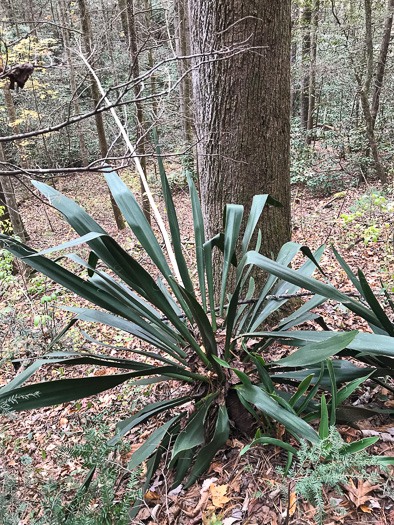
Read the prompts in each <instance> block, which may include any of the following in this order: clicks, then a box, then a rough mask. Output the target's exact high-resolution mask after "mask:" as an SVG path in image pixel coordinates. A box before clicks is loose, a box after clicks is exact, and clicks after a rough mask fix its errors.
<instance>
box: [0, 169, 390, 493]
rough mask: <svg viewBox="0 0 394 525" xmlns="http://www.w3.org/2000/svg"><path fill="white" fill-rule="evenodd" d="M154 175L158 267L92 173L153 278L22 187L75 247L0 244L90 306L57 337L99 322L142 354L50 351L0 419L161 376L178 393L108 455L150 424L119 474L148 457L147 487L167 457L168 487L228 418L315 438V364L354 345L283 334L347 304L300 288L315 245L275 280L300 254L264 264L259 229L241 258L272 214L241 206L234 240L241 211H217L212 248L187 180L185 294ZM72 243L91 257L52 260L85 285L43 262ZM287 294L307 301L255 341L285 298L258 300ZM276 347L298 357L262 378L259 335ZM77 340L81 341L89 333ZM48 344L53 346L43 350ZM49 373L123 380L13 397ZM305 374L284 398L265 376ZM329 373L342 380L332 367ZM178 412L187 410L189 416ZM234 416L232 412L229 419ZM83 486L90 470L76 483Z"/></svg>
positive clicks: (310, 284) (133, 210)
mask: <svg viewBox="0 0 394 525" xmlns="http://www.w3.org/2000/svg"><path fill="white" fill-rule="evenodd" d="M159 165H160V175H161V181H162V187H163V195H164V201H165V206H166V211H167V216H168V224H169V229H170V233H171V238H172V247H169V253H168V254H167V255H169V259H170V264H169V263H168V261H167V257H166V255H165V253H164V252H163V250H162V248H161V246H160V243H159V241H158V240H157V238H156V237H155V235H154V233H153V231H152V229H151V227H150V225H149V224H148V222H147V220H146V218H145V216H144V214H143V212H142V210H141V209H140V207H139V205H138V203H137V201H136V199H135V197H134V196H133V195H132V193H131V192H130V191H129V189H128V188H127V186H126V185H125V184H124V183H123V182H122V180H121V179H120V178H119V177H118V175H117V174H116V173H115V172H110V171H107V173H106V175H105V176H106V180H107V183H108V185H109V188H110V190H111V192H112V195H113V197H114V199H115V200H116V202H117V204H118V205H119V207H120V209H121V211H122V213H123V215H124V217H125V219H126V221H127V222H128V224H129V226H130V228H131V229H132V231H133V232H134V234H135V236H136V237H137V239H138V240H139V242H140V243H141V245H142V247H143V249H144V250H145V251H146V253H147V254H148V255H149V257H150V259H151V261H152V264H154V265H155V267H156V270H157V275H158V276H157V278H156V279H154V277H152V275H151V273H150V272H148V271H147V270H145V269H144V268H143V267H142V266H141V265H140V264H139V263H138V262H137V261H136V260H135V259H134V258H133V256H132V255H131V254H130V253H128V252H126V251H125V250H124V249H123V248H122V247H121V246H119V244H118V243H116V242H115V240H114V239H113V238H111V237H110V236H109V235H108V234H107V233H106V232H105V231H104V230H103V229H102V228H101V227H100V226H99V225H98V224H97V223H96V222H95V221H94V220H93V218H91V217H90V216H89V215H88V214H87V213H86V212H85V211H84V210H83V209H82V208H81V207H79V206H78V205H77V204H76V203H75V202H73V201H72V200H70V199H68V198H66V197H65V196H64V195H62V194H60V193H59V192H57V191H56V190H55V189H53V188H51V187H49V186H47V185H45V184H43V183H40V182H34V183H33V184H34V185H35V187H36V188H37V189H39V190H40V191H41V192H42V193H43V194H44V195H45V196H46V197H47V198H48V199H49V200H50V202H51V204H52V205H53V206H54V207H56V208H57V209H58V210H59V212H60V213H61V214H62V215H63V216H64V218H65V219H66V220H67V222H68V223H69V224H70V225H71V226H72V228H73V229H74V230H75V231H76V232H77V233H78V235H79V236H80V237H79V238H78V239H76V240H73V241H70V242H67V243H65V244H62V245H60V246H58V247H56V248H53V249H48V250H44V251H43V252H40V253H38V252H36V251H35V250H33V249H31V248H29V247H28V246H26V245H24V244H22V243H20V242H18V241H17V240H15V239H13V238H11V237H8V236H6V235H0V245H1V246H3V247H4V248H6V249H7V250H9V251H10V252H11V253H12V254H13V255H15V256H16V257H19V258H21V259H23V261H24V262H25V263H26V264H28V265H30V266H31V267H33V268H34V269H36V270H37V271H40V272H42V273H43V274H45V275H47V276H48V277H49V278H50V279H52V280H54V281H55V282H57V283H59V284H61V285H62V286H64V287H65V288H67V289H68V290H70V291H71V292H73V293H75V294H77V295H78V296H80V297H81V298H83V299H85V300H86V301H88V302H90V303H91V304H92V305H94V306H96V307H98V308H99V309H95V308H76V307H69V308H67V310H69V311H70V312H72V313H73V314H74V317H73V319H72V320H71V321H70V322H69V324H68V325H67V326H66V327H65V328H64V330H63V331H62V332H61V333H60V334H59V337H61V336H62V335H64V333H65V332H66V331H67V330H68V329H69V328H70V327H71V326H72V325H73V324H74V323H75V322H77V321H78V320H83V321H88V322H91V323H92V324H94V323H102V324H105V325H107V326H111V327H113V328H114V329H118V330H121V331H123V332H124V333H126V334H131V335H132V336H134V337H136V338H139V339H141V340H143V341H145V342H146V343H147V344H148V345H149V349H146V350H144V349H142V350H132V351H130V352H131V353H133V354H135V355H134V356H131V357H134V359H133V358H130V359H123V358H118V357H116V356H115V357H114V356H113V355H111V356H109V355H103V354H93V353H87V352H79V351H75V352H59V351H58V352H52V353H50V354H48V355H46V356H45V357H44V358H42V359H39V360H37V361H36V362H34V363H33V364H32V365H31V366H29V367H28V368H27V369H26V370H24V371H23V372H22V373H21V374H19V375H18V376H17V377H16V378H15V379H14V380H13V381H11V382H10V383H9V384H8V385H6V386H5V387H3V388H2V389H1V390H0V409H2V410H3V411H10V410H15V411H20V410H27V409H31V408H38V407H43V406H48V405H53V404H58V403H63V402H67V401H71V400H75V399H79V398H82V397H87V396H91V395H94V394H97V393H99V392H102V391H104V390H107V389H109V388H112V387H115V386H117V385H120V384H122V383H124V382H126V381H133V382H134V384H139V385H141V384H145V385H147V384H153V383H160V382H163V381H168V380H169V379H174V380H177V381H183V382H184V384H185V386H186V387H187V389H185V393H184V395H182V396H180V397H176V396H171V398H170V399H166V400H164V401H160V402H157V403H152V404H149V405H147V406H145V407H144V408H143V409H141V410H140V411H138V412H137V413H136V414H134V415H132V416H131V417H129V418H127V419H125V420H123V421H121V422H119V423H118V425H117V433H116V435H115V436H114V437H113V439H112V440H111V441H110V444H116V443H117V442H118V441H119V440H120V439H121V438H122V437H123V436H125V435H126V434H127V433H128V432H129V431H130V430H131V429H133V428H135V427H136V426H137V425H140V424H144V423H146V422H147V421H149V420H150V419H153V418H154V419H155V420H156V422H159V421H160V423H158V427H157V429H156V430H155V431H154V432H153V433H152V434H151V435H150V436H149V438H148V439H147V440H146V442H145V443H144V444H143V445H142V446H141V447H140V448H139V449H138V450H137V451H136V452H135V453H134V454H133V456H132V457H131V459H130V463H129V468H130V469H132V468H135V467H137V466H138V465H140V464H141V463H142V462H143V461H145V460H148V462H147V465H148V472H147V481H146V486H148V484H149V480H150V479H151V476H152V474H153V473H154V472H155V470H156V468H157V467H158V465H159V463H160V461H161V458H162V456H163V453H164V452H165V451H167V450H168V449H169V448H171V458H170V461H169V467H170V468H173V469H174V472H175V474H174V486H176V485H178V484H180V483H181V482H183V480H184V479H185V478H186V484H185V486H186V487H187V486H190V485H191V484H192V483H193V482H194V481H195V480H196V479H197V478H198V477H199V476H200V475H201V474H202V473H203V472H204V471H205V470H206V469H207V468H208V466H209V464H210V462H211V461H212V458H213V457H214V456H215V454H216V452H217V451H218V450H219V449H220V448H221V447H222V446H223V445H224V444H225V442H226V440H227V439H228V436H229V434H230V432H231V429H232V428H233V426H234V425H235V426H237V424H238V423H239V421H237V419H238V420H242V419H243V418H244V416H245V414H250V416H251V417H252V418H253V420H254V421H255V424H256V425H257V426H259V427H261V428H262V429H263V432H264V433H265V434H266V435H268V434H269V432H270V430H272V429H273V428H274V426H273V422H279V423H280V424H282V425H284V426H285V428H286V430H287V432H288V433H289V434H290V435H292V436H293V437H294V439H296V440H300V439H304V440H306V441H308V442H310V443H317V442H319V440H320V437H319V435H318V433H317V432H316V431H315V430H314V429H313V428H312V427H311V426H310V425H309V423H308V422H307V421H306V419H312V418H313V417H319V415H320V404H319V403H318V402H316V400H314V399H313V398H314V397H315V395H316V393H317V390H318V388H319V385H320V384H321V382H322V380H323V379H324V377H325V374H327V373H328V374H331V378H332V377H333V376H332V375H333V374H335V373H337V372H333V370H334V368H335V367H334V366H330V364H329V363H331V361H329V360H328V361H327V359H329V358H330V357H331V356H333V355H335V354H338V353H340V352H344V351H345V350H346V349H347V348H353V347H352V344H353V345H354V341H355V340H358V339H357V338H358V337H359V336H358V335H357V333H356V332H350V333H342V334H336V335H334V336H330V334H329V336H328V337H327V338H324V340H323V338H322V340H320V339H319V341H318V344H316V343H315V342H314V340H313V339H312V343H309V339H308V338H309V337H310V334H309V332H305V336H304V337H302V335H301V334H300V333H299V332H291V333H289V332H286V330H288V329H289V328H291V327H293V326H296V325H297V324H299V323H301V322H304V321H305V320H306V319H310V318H312V319H313V318H314V317H316V316H315V315H314V314H311V313H310V310H311V309H312V308H313V307H314V306H316V305H318V304H320V303H321V302H323V301H324V300H325V298H326V297H331V298H335V299H337V300H339V301H340V302H343V303H344V304H346V305H348V303H349V301H348V298H347V297H346V296H344V295H343V294H340V292H337V291H336V290H335V289H334V288H332V287H331V286H330V285H327V284H324V283H321V282H319V281H315V280H313V279H311V278H310V276H311V275H312V273H313V271H314V270H315V268H316V265H318V261H319V259H320V257H321V255H322V252H323V248H320V249H319V250H317V252H316V253H315V254H314V255H312V254H311V253H310V252H309V251H308V250H307V249H303V251H304V253H305V254H306V255H308V256H309V258H308V259H307V261H306V262H305V263H304V264H303V265H302V266H301V267H300V269H299V270H297V271H294V270H291V269H289V268H288V265H289V264H290V263H291V261H292V260H293V258H294V257H295V255H296V254H297V253H298V251H299V250H300V249H301V248H302V247H301V246H300V245H298V244H295V243H292V242H289V243H287V244H285V245H284V246H283V247H282V249H281V251H280V253H279V255H278V258H277V261H271V260H270V259H268V258H266V257H264V256H262V255H260V254H259V253H258V250H259V247H260V243H261V234H260V232H259V233H258V235H257V241H256V246H255V250H253V251H249V245H250V243H251V241H252V238H254V237H253V235H254V233H255V229H256V226H257V224H258V221H259V219H260V216H261V212H262V210H263V208H264V206H265V205H273V206H279V205H280V204H279V203H278V202H276V201H275V200H274V199H272V198H271V197H270V196H268V195H257V196H255V197H254V199H253V203H252V207H251V211H250V214H249V217H248V218H247V221H246V228H245V231H244V234H243V235H242V237H241V238H240V232H241V223H242V220H243V207H242V206H239V205H234V204H231V205H227V206H226V210H225V221H224V231H223V232H220V233H218V235H216V236H215V237H214V238H213V239H209V240H206V239H205V238H204V225H203V221H202V213H201V208H200V203H199V199H198V195H197V191H196V189H195V186H194V184H193V182H192V180H189V187H190V194H191V202H192V209H193V219H194V229H195V245H196V267H197V273H198V283H199V285H198V286H197V287H196V288H197V289H196V288H195V286H194V284H193V282H192V279H191V277H190V273H189V269H188V266H187V264H186V261H185V258H184V254H183V250H182V244H181V236H180V230H179V225H178V220H177V216H176V213H175V207H174V203H173V200H172V197H171V192H170V189H169V186H168V182H167V179H166V176H165V173H164V168H163V165H162V163H161V161H160V159H159ZM81 243H86V244H88V245H89V247H90V249H91V252H90V255H89V258H88V261H85V260H82V259H81V258H80V257H79V256H77V255H75V254H68V255H67V256H65V257H66V258H68V259H71V260H73V261H74V262H76V263H78V264H79V265H80V266H81V267H83V268H85V269H87V273H88V277H87V278H86V279H83V278H81V277H79V276H78V275H76V274H74V273H72V272H71V271H70V270H68V269H67V268H65V267H63V266H62V265H61V264H60V261H61V260H62V259H63V257H60V259H56V260H51V259H49V258H47V257H45V255H47V254H49V253H55V252H58V251H60V250H64V249H66V248H71V247H73V246H76V245H78V244H81ZM237 245H240V246H241V254H240V257H239V258H238V260H237V259H236V255H235V252H236V246H237ZM215 248H216V249H220V250H221V251H222V252H223V269H222V286H221V293H220V302H219V305H218V306H216V304H215V302H214V290H213V277H212V275H213V268H212V251H213V249H215ZM170 265H171V266H170ZM231 266H234V267H235V269H236V270H235V271H236V280H235V285H234V288H233V289H228V281H229V279H228V277H229V273H230V267H231ZM253 266H255V267H257V268H261V269H262V270H264V271H265V272H269V273H270V275H269V276H268V278H267V280H266V282H265V284H264V286H263V287H262V288H261V289H260V290H255V281H254V278H253V277H252V274H251V271H252V268H253ZM103 267H105V269H103ZM280 279H281V280H280ZM300 287H304V288H307V289H310V290H312V291H313V292H315V293H316V294H318V295H317V296H316V297H314V298H312V299H311V300H310V301H308V303H306V304H305V305H303V306H302V307H301V308H299V309H298V310H297V311H296V312H295V313H294V314H292V315H291V316H289V317H288V318H287V319H285V320H283V321H282V322H281V324H280V327H279V328H281V327H282V328H283V330H279V331H276V332H256V330H258V329H259V327H260V326H261V324H262V323H263V322H264V321H265V320H266V319H267V317H269V316H270V315H271V314H272V313H273V312H275V311H276V310H277V309H278V308H280V306H282V305H283V303H284V302H285V301H286V299H282V300H279V301H277V300H273V299H271V300H268V299H267V297H268V294H270V293H272V294H274V295H275V296H280V295H282V294H284V293H287V294H290V295H291V294H294V293H296V292H297V291H298V290H299V288H300ZM328 292H330V293H328ZM241 297H242V298H243V299H242V300H241V299H240V298H241ZM353 303H354V304H353ZM350 304H351V306H352V307H353V310H354V311H356V312H357V313H360V312H361V313H362V314H363V315H364V316H366V315H367V313H368V316H369V318H370V320H371V321H373V322H374V324H375V325H376V326H379V321H378V319H377V318H376V316H375V314H374V313H369V311H368V309H367V308H365V307H364V306H362V305H361V304H360V303H358V302H357V301H353V300H351V303H350ZM349 308H350V306H349ZM217 312H218V313H217ZM303 333H304V332H303ZM319 333H320V332H319ZM293 334H294V336H293ZM356 335H357V337H356ZM289 336H290V337H292V339H291V341H292V344H295V345H298V346H301V348H300V350H298V351H297V352H295V354H293V355H291V356H289V357H287V358H286V359H287V361H286V359H283V360H281V361H279V362H278V363H275V365H276V367H273V365H272V363H271V364H267V363H266V361H265V360H264V359H263V357H262V351H263V349H264V348H265V347H266V346H267V345H268V344H269V342H270V341H272V340H273V338H282V339H283V338H287V337H289ZM86 337H88V338H90V339H92V338H91V336H89V335H87V336H86ZM382 337H383V336H382ZM256 338H258V339H259V340H261V344H260V345H259V344H256V343H255V341H254V343H253V344H254V348H253V349H249V346H250V345H249V344H248V343H249V342H251V340H256ZM57 340H58V338H57V339H56V340H55V341H54V342H53V344H54V343H55V342H56V341H57ZM288 343H289V342H288V341H287V344H288ZM305 345H306V346H305ZM259 346H260V348H259ZM111 348H113V347H111ZM241 352H242V353H243V362H242V360H241V357H240V356H241ZM393 353H394V352H393ZM136 356H138V357H139V359H136ZM54 363H61V364H62V366H76V365H82V364H90V365H97V366H102V367H110V368H118V369H120V370H124V372H122V373H117V374H114V375H102V376H97V377H88V378H86V377H85V378H79V379H64V380H60V381H48V382H42V383H37V384H31V385H29V386H23V384H24V383H25V382H26V381H27V380H28V379H29V378H30V377H31V376H32V375H33V374H34V372H35V371H37V369H38V368H39V367H40V366H42V365H44V364H54ZM335 363H336V361H335ZM310 365H313V366H318V367H319V370H318V372H317V373H312V371H310V372H308V373H307V374H306V376H305V374H304V377H303V378H301V380H300V382H299V384H296V385H295V388H294V389H293V393H292V394H289V393H288V392H281V391H280V390H278V389H277V388H275V385H274V381H273V378H272V377H271V376H272V374H273V373H275V372H277V371H278V370H277V369H278V366H280V367H281V368H282V367H287V366H291V367H292V368H295V369H297V367H302V368H305V367H308V366H310ZM327 371H328V372H327ZM339 372H342V371H341V370H340V369H339ZM366 374H368V375H369V370H365V369H364V370H363V372H362V374H361V376H362V378H365V376H366ZM348 375H349V374H348ZM348 375H346V374H345V375H342V376H340V374H337V376H338V377H337V382H340V381H349V378H348ZM350 375H351V374H350ZM339 376H340V377H339ZM274 377H275V382H279V381H285V382H290V383H292V384H295V383H294V380H293V378H292V377H289V378H287V377H285V376H283V375H282V377H280V376H279V375H275V376H274ZM351 378H352V379H355V378H354V377H351ZM356 379H357V380H355V381H353V382H352V383H351V385H350V386H349V387H347V389H346V391H344V392H342V394H341V395H340V396H336V397H335V395H334V393H333V396H332V400H331V403H330V404H329V407H330V410H331V411H332V413H335V411H336V410H337V407H338V405H339V402H340V401H343V400H344V399H345V398H346V397H347V395H349V394H350V393H351V392H352V391H353V390H354V389H355V388H356V387H357V386H358V385H359V384H360V382H361V380H362V379H360V373H358V375H357V376H356ZM334 384H336V383H335V382H334ZM191 403H192V404H193V405H194V406H193V408H192V409H190V404H191ZM234 405H235V406H236V410H233V408H234ZM305 418H306V419H305ZM91 478H92V474H91V473H90V474H89V476H88V478H87V483H88V482H89V480H91Z"/></svg>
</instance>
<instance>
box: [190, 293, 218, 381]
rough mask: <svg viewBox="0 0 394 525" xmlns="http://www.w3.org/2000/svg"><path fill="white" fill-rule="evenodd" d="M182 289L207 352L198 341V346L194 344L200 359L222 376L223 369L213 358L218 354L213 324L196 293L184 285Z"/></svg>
mask: <svg viewBox="0 0 394 525" xmlns="http://www.w3.org/2000/svg"><path fill="white" fill-rule="evenodd" d="M180 290H181V293H182V295H183V297H184V299H185V301H186V302H187V304H188V306H189V308H190V310H191V312H192V314H193V318H194V321H195V322H196V324H197V326H198V329H199V331H200V335H201V339H202V341H203V345H204V347H205V352H206V354H204V352H203V351H202V350H201V348H200V347H199V346H198V344H197V343H196V346H194V347H193V348H194V350H195V351H196V353H197V354H198V356H199V357H200V359H201V360H202V361H203V363H205V364H206V365H209V364H211V365H212V366H213V367H214V368H215V370H216V371H217V373H218V374H219V376H220V375H221V369H220V367H218V366H217V363H216V361H215V360H214V359H213V358H212V356H216V355H217V344H216V338H215V334H214V332H213V330H212V326H211V323H210V322H209V319H208V317H207V314H206V313H205V312H204V310H203V308H202V307H201V306H200V304H199V303H198V301H197V299H196V298H195V297H194V295H192V294H190V293H189V292H188V291H187V290H185V289H184V288H182V287H180Z"/></svg>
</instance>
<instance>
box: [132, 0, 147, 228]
mask: <svg viewBox="0 0 394 525" xmlns="http://www.w3.org/2000/svg"><path fill="white" fill-rule="evenodd" d="M126 2H127V20H128V27H129V47H130V59H131V75H132V78H133V79H136V78H138V77H139V75H140V66H139V56H138V54H139V53H138V42H137V32H136V26H135V17H134V0H126ZM134 96H135V98H136V99H137V98H138V97H139V96H140V85H139V84H138V83H135V84H134ZM135 113H136V115H135V116H136V124H137V133H136V139H137V153H138V154H139V155H141V157H140V162H141V167H142V169H143V171H144V173H145V177H146V157H145V130H144V111H143V107H142V102H136V103H135ZM140 186H141V195H142V211H143V212H144V215H145V217H146V219H147V220H148V222H149V223H150V222H151V217H150V204H149V199H148V196H147V195H146V193H145V188H144V184H143V182H142V180H140Z"/></svg>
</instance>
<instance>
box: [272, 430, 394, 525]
mask: <svg viewBox="0 0 394 525" xmlns="http://www.w3.org/2000/svg"><path fill="white" fill-rule="evenodd" d="M359 443H361V442H359ZM367 443H369V444H370V442H369V441H368V442H367ZM364 445H366V444H365V443H364ZM370 467H375V470H373V471H371V469H370ZM379 468H380V469H383V470H385V471H386V472H389V471H388V469H387V467H385V465H384V463H382V458H379V456H377V457H376V456H372V455H370V454H369V453H368V452H367V451H366V450H365V449H361V450H360V445H359V446H358V447H357V446H355V444H354V443H352V444H349V443H346V442H344V441H343V439H342V437H341V435H340V434H339V432H338V431H337V430H336V428H335V427H331V428H330V430H329V434H328V436H327V437H326V438H324V439H322V440H321V441H320V443H319V444H318V445H317V446H313V447H310V446H309V445H308V443H306V442H305V441H303V442H302V444H301V447H300V448H299V449H298V450H297V454H296V459H295V461H294V464H293V466H292V468H291V469H290V470H289V471H288V472H287V473H286V472H285V470H284V469H283V468H278V469H277V472H278V474H280V475H281V476H282V477H283V480H284V481H283V483H282V492H283V496H284V498H287V495H288V483H287V479H288V480H290V481H291V482H292V483H294V492H295V494H296V495H297V496H299V497H301V498H304V499H305V500H306V501H308V502H309V503H311V504H312V505H313V506H314V507H316V509H317V512H318V515H317V519H318V522H319V523H322V521H323V519H324V516H325V512H324V507H325V502H324V488H325V487H330V488H332V489H334V490H336V491H337V492H338V493H339V494H342V490H343V488H344V487H345V486H346V485H349V484H350V483H351V480H354V479H360V480H365V481H369V482H370V483H373V484H375V483H378V482H381V477H380V476H379V474H378V473H377V471H376V470H377V469H379ZM339 509H340V507H339ZM339 509H338V510H339Z"/></svg>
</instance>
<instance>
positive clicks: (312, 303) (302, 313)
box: [275, 295, 327, 330]
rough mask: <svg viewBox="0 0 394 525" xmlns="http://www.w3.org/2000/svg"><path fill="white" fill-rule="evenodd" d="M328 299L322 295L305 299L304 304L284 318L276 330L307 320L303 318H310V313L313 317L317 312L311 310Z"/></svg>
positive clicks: (285, 328) (288, 327) (287, 328)
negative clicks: (313, 312)
mask: <svg viewBox="0 0 394 525" xmlns="http://www.w3.org/2000/svg"><path fill="white" fill-rule="evenodd" d="M326 300H327V299H326V298H325V297H322V296H321V295H314V296H313V297H312V298H311V299H309V300H308V301H305V303H304V304H303V305H301V306H300V307H299V308H297V310H296V311H295V312H293V313H292V314H290V315H289V316H288V317H286V318H285V319H282V321H281V322H280V323H279V324H278V327H277V329H275V330H278V329H281V330H289V329H290V328H293V326H297V324H300V323H302V322H305V321H303V319H305V320H306V319H309V317H308V316H309V315H310V316H311V317H310V318H311V319H313V318H314V316H315V314H310V311H311V310H312V309H313V308H317V307H318V306H320V305H321V304H323V303H324V302H326Z"/></svg>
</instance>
